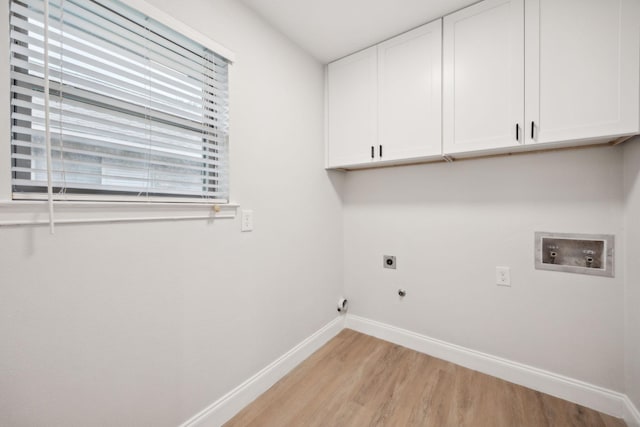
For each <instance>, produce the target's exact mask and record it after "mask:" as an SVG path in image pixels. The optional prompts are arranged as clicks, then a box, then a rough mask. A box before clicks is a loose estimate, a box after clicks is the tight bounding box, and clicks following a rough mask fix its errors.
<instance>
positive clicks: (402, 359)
mask: <svg viewBox="0 0 640 427" xmlns="http://www.w3.org/2000/svg"><path fill="white" fill-rule="evenodd" d="M225 426H226V427H236V426H243V427H244V426H261V427H266V426H278V427H280V426H296V427H297V426H322V427H328V426H345V427H347V426H348V427H350V426H394V427H395V426H398V427H402V426H420V427H430V426H433V427H448V426H456V427H458V426H470V427H484V426H487V427H520V426H521V427H538V426H540V427H547V426H557V427H565V426H566V427H571V426H575V427H578V426H584V427H592V426H593V427H625V426H626V424H625V423H624V421H622V420H620V419H617V418H614V417H611V416H608V415H605V414H601V413H599V412H596V411H594V410H591V409H588V408H585V407H583V406H580V405H576V404H574V403H570V402H567V401H565V400H561V399H558V398H555V397H552V396H549V395H546V394H543V393H540V392H537V391H534V390H531V389H528V388H525V387H521V386H518V385H515V384H512V383H509V382H506V381H503V380H500V379H497V378H494V377H491V376H488V375H485V374H481V373H479V372H476V371H472V370H470V369H466V368H463V367H461V366H458V365H454V364H452V363H449V362H445V361H443V360H440V359H436V358H434V357H430V356H427V355H425V354H421V353H418V352H416V351H413V350H410V349H407V348H404V347H401V346H398V345H394V344H391V343H388V342H385V341H382V340H379V339H376V338H373V337H370V336H367V335H363V334H360V333H358V332H355V331H352V330H349V329H345V330H343V331H342V332H341V333H340V334H338V336H336V337H335V338H333V339H332V340H331V341H329V342H328V343H327V344H326V345H325V346H324V347H322V348H321V349H319V350H318V351H317V352H316V353H314V354H313V355H311V356H310V357H309V358H308V359H307V360H305V361H304V362H303V363H301V364H300V365H299V366H298V367H296V368H295V369H294V370H293V371H292V372H290V373H289V374H288V375H287V376H285V377H284V378H283V379H281V380H280V381H279V382H278V383H276V384H275V385H274V386H273V387H271V388H270V389H269V390H268V391H267V392H266V393H264V394H263V395H262V396H260V397H258V398H257V399H256V400H255V401H254V402H253V403H251V404H250V405H249V406H247V407H246V408H245V409H243V410H242V411H241V412H240V413H239V414H237V415H236V416H235V417H234V418H233V419H231V420H230V421H229V422H228V423H227V424H225Z"/></svg>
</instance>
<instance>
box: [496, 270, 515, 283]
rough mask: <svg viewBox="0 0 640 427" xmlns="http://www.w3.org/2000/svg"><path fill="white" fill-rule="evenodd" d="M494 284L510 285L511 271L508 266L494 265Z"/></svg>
mask: <svg viewBox="0 0 640 427" xmlns="http://www.w3.org/2000/svg"><path fill="white" fill-rule="evenodd" d="M496 285H498V286H511V272H510V270H509V267H496Z"/></svg>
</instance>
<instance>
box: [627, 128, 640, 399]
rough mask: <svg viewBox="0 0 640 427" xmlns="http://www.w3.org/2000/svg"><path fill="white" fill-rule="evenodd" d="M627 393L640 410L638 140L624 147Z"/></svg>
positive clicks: (639, 153)
mask: <svg viewBox="0 0 640 427" xmlns="http://www.w3.org/2000/svg"><path fill="white" fill-rule="evenodd" d="M624 191H625V201H626V205H625V237H626V255H627V256H626V263H625V266H626V273H625V274H626V294H625V304H626V317H625V320H626V323H625V331H626V339H625V380H626V387H627V388H626V393H627V396H629V399H630V400H631V401H632V402H633V404H634V405H635V406H636V408H638V409H639V410H640V262H639V260H640V138H639V137H636V138H635V139H634V140H632V141H629V142H627V143H625V144H624Z"/></svg>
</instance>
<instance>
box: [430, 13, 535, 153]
mask: <svg viewBox="0 0 640 427" xmlns="http://www.w3.org/2000/svg"><path fill="white" fill-rule="evenodd" d="M443 25H444V28H443V34H444V35H443V37H444V38H443V76H442V77H443V129H442V132H443V151H444V153H445V154H452V153H463V152H472V151H474V152H478V151H482V150H491V149H496V148H501V147H509V146H513V145H518V144H519V143H522V142H523V141H524V137H523V132H522V131H523V127H522V126H523V120H524V0H485V1H483V2H481V3H477V4H475V5H473V6H470V7H468V8H466V9H462V10H460V11H458V12H456V13H454V14H452V15H449V16H446V17H445V18H444V23H443ZM516 137H517V138H516Z"/></svg>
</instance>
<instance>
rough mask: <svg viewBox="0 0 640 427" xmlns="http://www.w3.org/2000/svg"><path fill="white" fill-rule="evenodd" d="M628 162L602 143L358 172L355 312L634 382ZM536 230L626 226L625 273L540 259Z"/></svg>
mask: <svg viewBox="0 0 640 427" xmlns="http://www.w3.org/2000/svg"><path fill="white" fill-rule="evenodd" d="M621 165H622V148H611V147H606V148H603V147H600V148H589V149H583V150H571V151H561V152H549V153H537V154H528V155H518V156H507V157H497V158H487V159H475V160H469V161H457V162H454V163H452V164H446V163H441V164H431V165H417V166H410V167H401V168H389V169H379V170H368V171H356V172H350V173H349V174H348V175H347V178H346V181H345V195H344V199H345V202H344V233H345V249H344V250H345V266H344V268H345V287H346V295H347V297H348V298H349V301H350V312H351V313H353V314H356V315H359V316H363V317H366V318H370V319H374V320H377V321H381V322H384V323H387V324H390V325H394V326H397V327H401V328H404V329H408V330H411V331H414V332H417V333H420V334H424V335H426V336H429V337H432V338H436V339H440V340H444V341H446V342H449V343H453V344H457V345H462V346H464V347H467V348H470V349H474V350H477V351H482V352H485V353H488V354H491V355H495V356H499V357H503V358H506V359H509V360H512V361H516V362H520V363H524V364H527V365H531V366H534V367H537V368H541V369H545V370H548V371H551V372H555V373H558V374H562V375H566V376H569V377H571V378H575V379H578V380H582V381H586V382H589V383H592V384H595V385H599V386H602V387H606V388H609V389H613V390H616V391H622V390H623V389H624V384H623V382H624V381H623V375H624V373H623V367H622V366H623V307H624V304H623V295H624V280H623V279H624V278H623V269H622V268H620V266H621V264H622V260H623V252H624V251H623V248H622V245H621V244H620V243H621V240H620V238H621V237H622V236H621V235H622V218H623V213H622V205H623V194H622V188H623V186H622V168H621ZM535 231H548V232H567V233H592V234H596V233H601V234H614V235H615V237H616V239H617V245H616V251H617V260H618V264H617V268H616V277H615V278H602V277H594V276H586V275H578V274H571V273H561V272H553V271H541V270H535V269H534V232H535ZM385 254H386V255H395V256H396V257H397V269H396V270H390V269H384V268H383V266H382V257H383V255H385ZM496 266H507V267H509V268H510V273H511V287H502V286H496V273H495V269H496ZM399 288H403V289H406V291H407V296H406V297H405V298H403V299H401V298H399V296H398V289H399Z"/></svg>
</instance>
